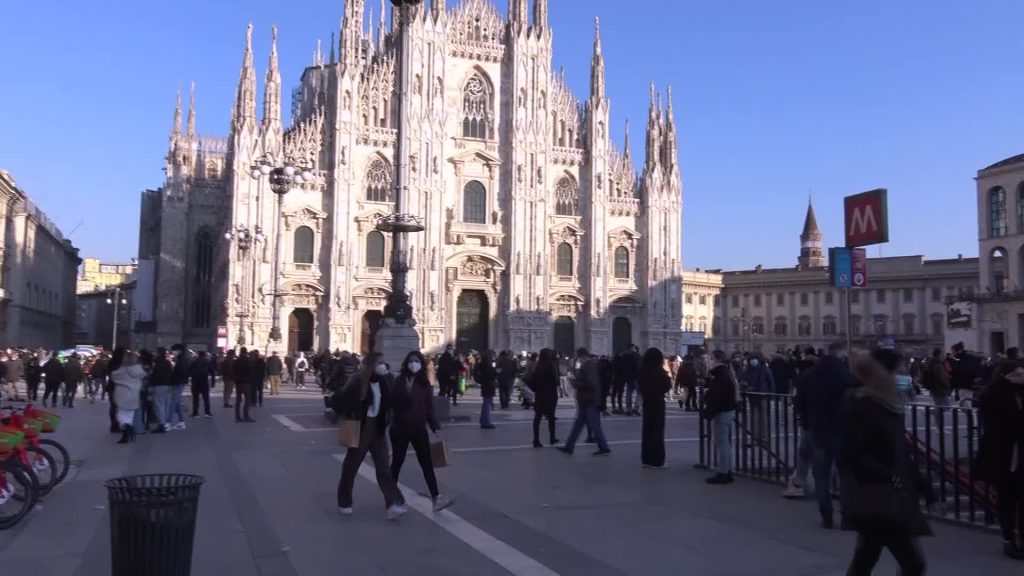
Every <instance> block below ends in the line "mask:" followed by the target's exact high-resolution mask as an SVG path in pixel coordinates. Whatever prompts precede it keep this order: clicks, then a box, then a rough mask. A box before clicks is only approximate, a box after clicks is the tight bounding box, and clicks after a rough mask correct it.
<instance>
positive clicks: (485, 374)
mask: <svg viewBox="0 0 1024 576" xmlns="http://www.w3.org/2000/svg"><path fill="white" fill-rule="evenodd" d="M494 364H495V362H494V352H492V351H490V350H488V351H487V352H484V354H483V356H482V357H481V358H480V361H479V362H477V363H476V368H474V369H473V378H474V379H475V380H476V382H477V384H479V385H480V396H481V397H482V398H483V402H482V403H481V404H480V427H481V428H483V429H484V430H493V429H494V423H493V422H491V411H492V410H493V409H494V393H495V392H496V390H497V384H498V372H497V370H495V367H494Z"/></svg>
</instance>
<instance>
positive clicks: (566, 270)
mask: <svg viewBox="0 0 1024 576" xmlns="http://www.w3.org/2000/svg"><path fill="white" fill-rule="evenodd" d="M572 258H573V250H572V246H570V245H569V243H568V242H562V243H561V244H559V245H558V258H557V260H558V262H557V264H558V266H557V268H558V275H559V276H572V269H573V265H572V264H573V262H572Z"/></svg>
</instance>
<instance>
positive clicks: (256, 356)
mask: <svg viewBox="0 0 1024 576" xmlns="http://www.w3.org/2000/svg"><path fill="white" fill-rule="evenodd" d="M247 373H248V375H249V386H248V390H249V394H251V395H252V396H251V400H249V405H250V406H252V405H254V404H255V405H256V407H258V408H262V407H263V387H264V386H266V383H267V361H266V360H265V359H264V358H263V357H262V356H260V351H259V350H256V349H255V348H254V349H252V350H250V351H249V369H248V372H247Z"/></svg>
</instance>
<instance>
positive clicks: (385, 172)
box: [366, 158, 394, 202]
mask: <svg viewBox="0 0 1024 576" xmlns="http://www.w3.org/2000/svg"><path fill="white" fill-rule="evenodd" d="M366 200H367V201H368V202H394V198H392V189H391V167H390V166H389V165H388V163H387V162H385V161H384V159H382V158H374V159H373V162H370V166H369V168H367V170H366Z"/></svg>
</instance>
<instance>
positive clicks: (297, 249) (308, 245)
mask: <svg viewBox="0 0 1024 576" xmlns="http://www.w3.org/2000/svg"><path fill="white" fill-rule="evenodd" d="M292 242H293V243H294V246H292V261H293V262H294V263H296V264H312V263H313V229H312V228H310V227H309V226H299V227H298V228H296V229H295V237H294V238H293V239H292Z"/></svg>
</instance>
